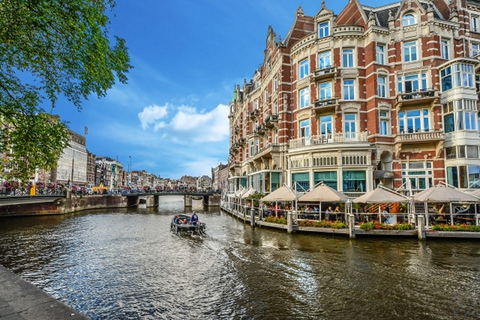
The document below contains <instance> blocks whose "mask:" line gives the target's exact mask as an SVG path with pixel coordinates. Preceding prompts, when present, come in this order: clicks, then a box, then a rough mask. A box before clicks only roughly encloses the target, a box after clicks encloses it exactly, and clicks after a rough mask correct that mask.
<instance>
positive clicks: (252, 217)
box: [250, 208, 255, 227]
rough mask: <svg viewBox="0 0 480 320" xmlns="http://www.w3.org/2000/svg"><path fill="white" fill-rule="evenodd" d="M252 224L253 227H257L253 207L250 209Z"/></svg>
mask: <svg viewBox="0 0 480 320" xmlns="http://www.w3.org/2000/svg"><path fill="white" fill-rule="evenodd" d="M250 224H251V225H252V227H255V209H254V208H251V209H250Z"/></svg>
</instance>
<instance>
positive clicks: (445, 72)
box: [440, 63, 475, 91]
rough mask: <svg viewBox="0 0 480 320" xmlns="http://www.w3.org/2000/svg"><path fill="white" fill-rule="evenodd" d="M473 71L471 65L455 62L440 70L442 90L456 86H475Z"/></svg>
mask: <svg viewBox="0 0 480 320" xmlns="http://www.w3.org/2000/svg"><path fill="white" fill-rule="evenodd" d="M474 80H475V73H474V69H473V65H471V64H465V63H456V64H453V65H451V66H448V67H446V68H445V69H442V70H441V71H440V81H441V82H442V91H447V90H450V89H452V88H457V87H470V88H475V81H474Z"/></svg>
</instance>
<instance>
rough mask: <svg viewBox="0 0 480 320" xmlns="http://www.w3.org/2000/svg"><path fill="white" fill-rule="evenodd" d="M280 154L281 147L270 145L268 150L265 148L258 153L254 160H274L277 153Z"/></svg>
mask: <svg viewBox="0 0 480 320" xmlns="http://www.w3.org/2000/svg"><path fill="white" fill-rule="evenodd" d="M278 152H280V146H279V145H277V144H270V145H268V146H267V147H266V148H263V149H262V150H260V151H259V152H257V153H256V154H255V155H254V157H253V160H258V159H260V158H273V156H274V154H275V153H278Z"/></svg>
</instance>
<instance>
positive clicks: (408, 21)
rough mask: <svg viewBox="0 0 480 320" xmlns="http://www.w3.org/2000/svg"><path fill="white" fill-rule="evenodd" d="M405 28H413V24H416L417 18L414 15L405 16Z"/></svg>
mask: <svg viewBox="0 0 480 320" xmlns="http://www.w3.org/2000/svg"><path fill="white" fill-rule="evenodd" d="M402 21H403V26H404V27H405V26H411V25H412V24H415V23H416V21H415V16H414V15H413V14H412V13H408V14H406V15H404V16H403V20H402Z"/></svg>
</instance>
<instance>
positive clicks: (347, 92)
mask: <svg viewBox="0 0 480 320" xmlns="http://www.w3.org/2000/svg"><path fill="white" fill-rule="evenodd" d="M343 99H344V100H354V99H355V80H343Z"/></svg>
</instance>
